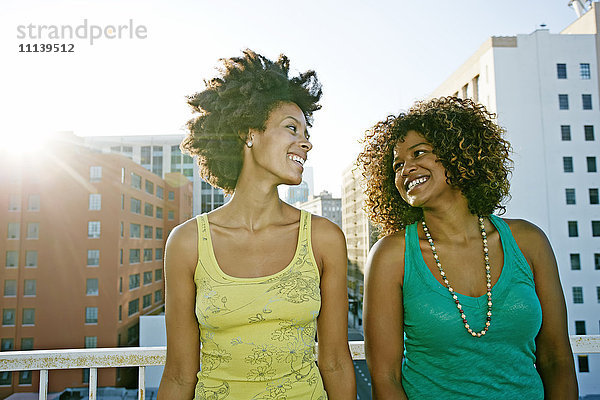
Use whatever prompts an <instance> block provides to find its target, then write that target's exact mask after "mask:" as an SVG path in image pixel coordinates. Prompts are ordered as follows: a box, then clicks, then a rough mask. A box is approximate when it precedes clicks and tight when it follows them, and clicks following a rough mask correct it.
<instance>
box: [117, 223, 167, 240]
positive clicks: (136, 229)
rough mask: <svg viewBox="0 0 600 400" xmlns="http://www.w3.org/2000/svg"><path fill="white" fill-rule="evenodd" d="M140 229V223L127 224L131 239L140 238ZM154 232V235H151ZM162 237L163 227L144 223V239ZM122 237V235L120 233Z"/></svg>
mask: <svg viewBox="0 0 600 400" xmlns="http://www.w3.org/2000/svg"><path fill="white" fill-rule="evenodd" d="M141 230H142V226H141V225H140V224H134V223H130V224H129V237H130V238H132V239H140V238H141ZM153 233H155V234H156V235H153ZM153 236H154V239H162V238H163V228H159V227H156V228H154V227H152V226H151V225H144V239H152V238H153ZM121 237H122V235H121Z"/></svg>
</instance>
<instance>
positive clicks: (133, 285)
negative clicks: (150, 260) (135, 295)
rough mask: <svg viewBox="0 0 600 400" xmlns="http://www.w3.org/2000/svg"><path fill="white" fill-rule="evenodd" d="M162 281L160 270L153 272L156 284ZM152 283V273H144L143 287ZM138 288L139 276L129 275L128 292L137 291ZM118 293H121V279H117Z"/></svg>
mask: <svg viewBox="0 0 600 400" xmlns="http://www.w3.org/2000/svg"><path fill="white" fill-rule="evenodd" d="M161 280H162V269H155V270H154V281H155V282H158V281H161ZM151 283H152V271H146V272H144V285H149V284H151ZM139 287H140V274H131V275H129V290H133V289H137V288H139ZM119 293H120V294H122V293H123V277H119Z"/></svg>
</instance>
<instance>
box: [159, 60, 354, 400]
mask: <svg viewBox="0 0 600 400" xmlns="http://www.w3.org/2000/svg"><path fill="white" fill-rule="evenodd" d="M222 61H223V65H224V67H223V69H222V70H221V71H220V72H221V73H220V76H218V77H216V78H213V79H212V80H210V81H208V82H206V89H205V90H204V91H202V92H199V93H196V94H194V95H193V96H190V97H189V101H188V103H189V104H190V106H191V107H192V108H193V110H194V111H195V112H196V113H197V114H198V115H197V117H196V118H194V119H192V120H190V121H189V122H188V129H189V135H188V136H187V137H186V138H185V139H184V141H183V142H182V144H181V147H182V149H183V150H184V151H186V152H187V153H188V154H191V155H194V156H197V159H198V164H199V166H200V173H201V175H202V177H203V178H204V179H205V180H206V181H207V182H208V183H210V184H211V185H213V186H216V187H220V188H222V189H223V190H224V191H225V192H226V193H228V194H231V199H230V201H229V202H227V203H226V204H225V205H223V206H222V207H220V208H218V209H216V210H214V211H211V212H210V213H207V214H202V215H199V216H197V217H196V218H194V219H192V220H189V221H187V222H185V223H183V224H181V225H179V226H178V227H176V228H175V229H174V230H173V231H172V233H171V234H170V235H169V238H168V240H167V245H166V252H165V282H166V299H165V300H166V310H165V318H166V324H167V360H166V365H165V369H164V373H163V377H162V381H161V384H160V388H159V393H158V396H159V399H161V400H169V399H177V400H180V399H191V398H194V399H215V400H216V399H226V400H229V399H232V400H238V399H244V400H247V399H267V398H268V399H271V398H272V399H276V398H277V399H288V400H291V399H302V400H305V399H315V400H316V399H327V398H329V399H353V400H354V399H356V386H355V380H354V368H353V364H352V358H351V356H350V351H349V349H348V337H347V318H348V302H347V295H346V265H347V264H346V245H345V238H344V235H343V233H342V232H341V230H340V229H339V228H338V227H337V226H336V225H335V224H333V223H332V222H330V221H329V220H327V219H325V218H320V217H317V216H314V215H311V214H309V213H308V212H305V211H301V210H299V209H297V208H294V207H292V206H290V205H288V204H286V203H284V202H283V201H281V200H280V199H279V196H278V191H277V187H278V186H279V185H281V184H286V185H298V184H300V183H301V181H302V172H303V169H304V167H303V165H304V163H305V162H306V159H307V155H308V153H309V151H310V150H311V149H312V144H311V143H310V141H309V135H308V128H309V127H310V126H311V122H312V115H313V112H314V111H316V110H318V109H319V108H320V106H319V104H318V101H319V99H320V97H321V86H320V84H319V82H318V80H317V76H316V74H315V72H314V71H308V72H305V73H301V74H300V75H299V76H296V77H290V76H289V60H288V59H287V57H285V56H283V55H282V56H280V58H279V60H277V61H276V62H273V61H271V60H269V59H267V58H265V57H263V56H261V55H260V54H257V53H254V52H252V51H250V50H246V51H245V52H244V54H243V56H242V57H236V58H229V59H225V60H222ZM316 336H318V341H319V351H318V366H317V364H316V362H315V337H316Z"/></svg>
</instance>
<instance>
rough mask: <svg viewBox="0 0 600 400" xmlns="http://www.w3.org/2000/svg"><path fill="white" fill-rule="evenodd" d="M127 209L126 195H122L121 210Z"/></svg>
mask: <svg viewBox="0 0 600 400" xmlns="http://www.w3.org/2000/svg"><path fill="white" fill-rule="evenodd" d="M124 209H125V195H124V194H122V195H121V210H124Z"/></svg>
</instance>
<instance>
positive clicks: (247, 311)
mask: <svg viewBox="0 0 600 400" xmlns="http://www.w3.org/2000/svg"><path fill="white" fill-rule="evenodd" d="M196 220H197V223H198V242H199V243H198V255H199V256H198V265H197V266H196V271H195V273H194V281H195V284H196V317H197V318H198V325H199V328H200V340H201V350H200V364H201V365H200V371H199V372H198V383H197V384H196V395H195V399H211V400H213V399H214V400H217V399H219V400H220V399H227V400H238V399H240V400H241V399H243V400H249V399H287V400H292V399H302V400H306V399H315V400H323V399H327V394H326V393H325V389H324V387H323V381H322V379H321V375H320V373H319V369H318V368H317V366H316V364H315V334H316V319H317V317H318V315H319V310H320V307H321V293H320V285H319V282H320V277H319V270H318V268H317V264H316V262H315V257H314V255H313V252H312V246H311V237H310V236H311V235H310V232H311V228H310V223H311V215H310V213H308V212H306V211H302V212H301V217H300V230H299V234H298V244H297V246H296V253H295V254H294V258H293V259H292V261H291V262H290V263H289V265H288V266H287V267H285V268H284V269H283V270H281V271H279V272H277V273H276V274H273V275H269V276H264V277H258V278H236V277H232V276H229V275H227V274H225V273H224V272H223V271H222V270H221V268H220V267H219V265H218V264H217V260H216V258H215V254H214V251H213V246H212V242H211V237H210V230H209V225H208V217H207V216H206V214H202V215H200V216H198V217H197V218H196ZM240 262H243V255H240Z"/></svg>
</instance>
